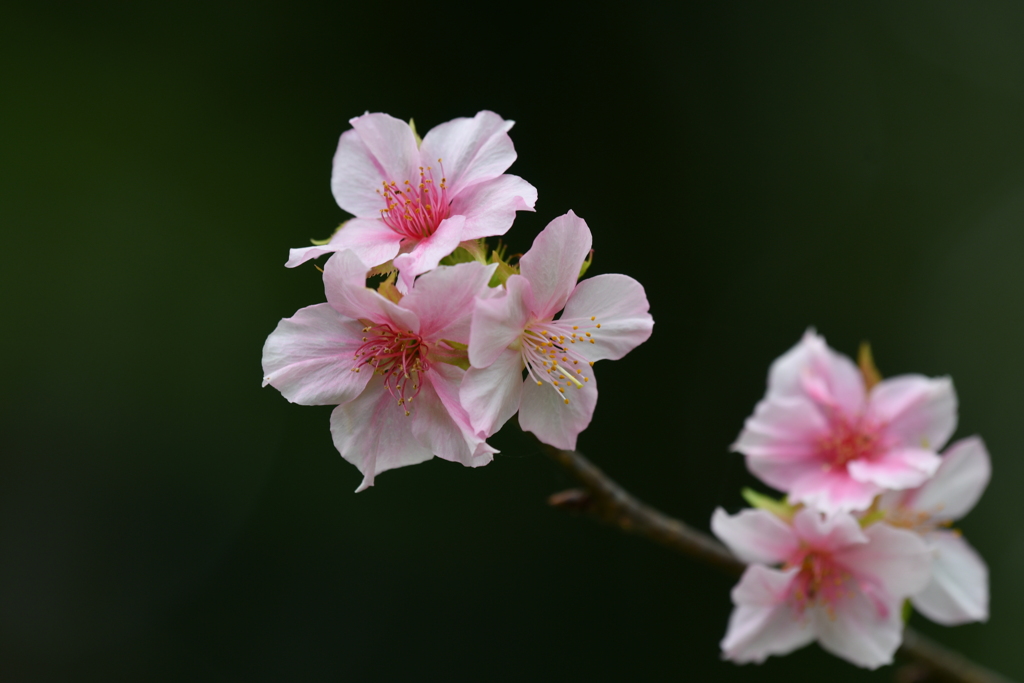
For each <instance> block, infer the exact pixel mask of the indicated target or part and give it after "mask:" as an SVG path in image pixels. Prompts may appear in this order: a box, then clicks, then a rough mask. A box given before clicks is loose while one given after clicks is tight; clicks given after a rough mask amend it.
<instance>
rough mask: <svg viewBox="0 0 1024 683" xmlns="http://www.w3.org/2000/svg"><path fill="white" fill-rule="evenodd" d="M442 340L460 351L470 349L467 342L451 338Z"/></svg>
mask: <svg viewBox="0 0 1024 683" xmlns="http://www.w3.org/2000/svg"><path fill="white" fill-rule="evenodd" d="M441 341H442V342H443V343H445V344H447V345H448V346H450V347H452V348H453V349H457V350H459V351H469V346H468V345H466V344H460V343H459V342H457V341H452V340H451V339H442V340H441Z"/></svg>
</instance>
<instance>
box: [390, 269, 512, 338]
mask: <svg viewBox="0 0 1024 683" xmlns="http://www.w3.org/2000/svg"><path fill="white" fill-rule="evenodd" d="M496 267H497V264H494V265H490V266H485V265H483V264H482V263H477V262H475V261H474V262H472V263H460V264H458V265H456V266H439V267H437V268H435V269H434V270H432V271H430V272H429V273H426V274H424V275H423V277H421V278H420V279H419V280H417V281H416V286H415V287H413V290H412V291H411V292H409V294H407V295H406V296H405V297H403V298H402V301H401V305H402V308H406V309H408V310H410V311H413V312H414V313H415V314H416V317H417V318H419V321H420V331H419V334H420V335H421V336H422V337H423V338H424V339H426V340H428V341H436V340H440V339H448V340H450V341H456V342H459V343H461V344H468V343H469V325H470V321H471V320H472V315H473V303H474V301H475V298H476V296H477V295H479V294H481V293H482V291H483V290H484V289H486V288H487V283H488V281H489V280H490V279H491V275H492V274H493V273H494V269H495V268H496Z"/></svg>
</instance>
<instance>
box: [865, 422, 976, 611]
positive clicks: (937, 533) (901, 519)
mask: <svg viewBox="0 0 1024 683" xmlns="http://www.w3.org/2000/svg"><path fill="white" fill-rule="evenodd" d="M991 476H992V463H991V460H990V459H989V455H988V451H987V450H986V449H985V444H984V442H983V441H982V440H981V439H979V438H977V437H972V438H968V439H963V440H961V441H957V442H956V443H954V444H953V445H951V446H950V447H949V448H948V449H946V453H945V454H944V455H943V456H942V464H941V465H940V466H939V469H938V470H937V471H936V472H935V475H934V476H933V477H932V478H931V479H929V480H928V481H927V482H925V483H924V485H923V486H920V487H919V488H916V489H911V490H909V491H892V492H888V493H884V494H882V496H881V498H879V500H878V509H879V511H880V512H883V513H884V515H885V516H884V519H885V521H886V522H887V523H888V524H891V525H892V526H899V527H904V528H906V529H909V530H911V531H914V532H917V533H919V534H921V535H922V536H923V538H924V539H925V541H927V542H928V544H929V545H930V546H931V547H932V549H933V552H934V554H935V559H934V561H933V562H932V575H931V581H930V582H929V584H928V586H927V587H926V588H925V589H924V590H923V591H921V592H920V593H918V594H917V595H915V596H913V598H911V602H912V603H913V605H914V608H915V609H916V610H917V611H918V612H921V613H922V614H924V615H925V616H926V617H928V618H929V619H931V620H932V621H935V622H938V623H940V624H945V625H947V626H953V625H956V624H963V623H967V622H971V621H987V620H988V567H986V566H985V561H984V560H983V559H981V557H980V556H979V555H978V553H977V551H975V550H974V548H972V547H971V546H970V545H969V544H968V543H967V541H965V540H964V539H963V538H962V537H961V535H960V533H959V532H958V531H956V530H954V529H950V528H948V527H949V525H950V524H951V523H952V522H953V521H955V520H957V519H960V518H961V517H963V516H964V515H966V514H967V513H968V512H970V511H971V509H972V508H973V507H974V505H975V503H977V502H978V499H979V498H980V497H981V494H982V493H983V492H984V490H985V487H986V486H988V481H989V478H990V477H991Z"/></svg>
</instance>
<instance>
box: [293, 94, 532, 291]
mask: <svg viewBox="0 0 1024 683" xmlns="http://www.w3.org/2000/svg"><path fill="white" fill-rule="evenodd" d="M349 123H351V124H352V130H348V131H345V132H344V133H343V134H342V135H341V140H340V141H339V142H338V151H337V153H335V155H334V172H333V174H332V175H331V190H332V191H333V192H334V198H335V199H336V200H337V202H338V206H340V207H341V208H342V209H344V210H345V211H348V212H349V213H351V214H353V215H354V216H355V218H353V219H351V220H349V221H348V222H346V223H345V224H344V226H343V227H342V228H341V229H339V230H338V231H337V232H336V233H335V234H334V236H333V237H332V238H331V240H330V242H329V243H327V244H325V245H322V246H313V247H305V248H302V249H292V250H291V255H290V258H289V259H288V263H287V264H285V265H287V266H288V267H293V266H297V265H299V264H300V263H303V262H304V261H307V260H309V259H311V258H315V257H317V256H320V255H321V254H326V253H330V252H335V251H342V250H344V249H351V250H352V251H354V252H355V253H356V255H357V256H359V258H360V259H361V260H362V261H363V262H364V263H366V264H367V265H368V266H369V267H373V266H377V265H380V264H383V263H386V262H388V261H390V260H391V259H395V266H396V267H397V268H398V269H399V271H400V272H401V278H400V279H399V283H398V284H399V288H400V289H401V290H402V291H408V289H409V287H411V286H412V282H413V280H414V279H415V278H416V276H417V275H420V274H422V273H425V272H427V271H428V270H430V269H432V268H434V267H435V266H436V265H437V264H438V262H439V261H440V260H441V259H442V258H444V257H445V256H447V255H448V254H450V253H451V252H452V251H454V250H455V248H456V247H458V246H459V243H460V242H462V241H465V240H474V239H478V238H481V237H488V236H491V235H503V234H505V232H506V231H507V230H508V229H509V227H510V226H511V225H512V221H513V220H514V219H515V214H516V211H532V210H533V205H534V204H535V203H536V201H537V190H536V189H535V188H534V187H533V186H532V185H530V184H529V183H527V182H526V181H525V180H523V179H522V178H519V177H517V176H514V175H507V174H504V171H505V169H507V168H508V167H509V166H510V165H512V162H513V161H515V158H516V152H515V148H514V147H513V146H512V139H511V138H510V137H509V136H508V132H507V131H508V129H509V128H511V127H512V124H513V122H512V121H505V120H503V119H502V118H501V117H500V116H498V115H497V114H495V113H494V112H489V111H482V112H480V113H479V114H477V115H476V116H474V117H473V118H471V119H467V118H459V119H453V120H452V121H449V122H447V123H442V124H441V125H439V126H437V127H435V128H433V129H431V130H430V131H429V132H428V133H427V135H426V137H424V138H423V141H422V143H420V144H417V139H416V135H415V133H414V132H413V130H412V128H410V126H409V124H407V123H405V122H404V121H399V120H398V119H396V118H393V117H391V116H388V115H387V114H364V115H363V116H357V117H356V118H354V119H351V120H350V121H349ZM503 174H504V175H503ZM399 253H401V255H400V256H399ZM396 256H398V258H395V257H396Z"/></svg>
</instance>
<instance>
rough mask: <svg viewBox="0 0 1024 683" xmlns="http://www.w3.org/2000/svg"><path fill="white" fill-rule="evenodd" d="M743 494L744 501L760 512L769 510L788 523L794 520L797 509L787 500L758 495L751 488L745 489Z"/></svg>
mask: <svg viewBox="0 0 1024 683" xmlns="http://www.w3.org/2000/svg"><path fill="white" fill-rule="evenodd" d="M741 493H742V495H743V500H745V501H747V502H748V503H750V505H751V507H755V508H758V509H760V510H767V511H768V512H770V513H772V514H773V515H775V516H776V517H778V518H780V519H784V520H786V521H787V522H788V521H790V520H792V519H793V515H794V514H796V508H795V507H794V506H792V505H790V504H789V502H788V501H786V500H785V499H783V500H776V499H775V498H772V497H771V496H766V495H764V494H763V493H758V492H757V491H755V490H754V489H751V488H744V489H743V491H742V492H741Z"/></svg>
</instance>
